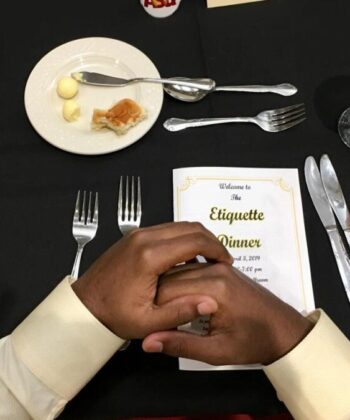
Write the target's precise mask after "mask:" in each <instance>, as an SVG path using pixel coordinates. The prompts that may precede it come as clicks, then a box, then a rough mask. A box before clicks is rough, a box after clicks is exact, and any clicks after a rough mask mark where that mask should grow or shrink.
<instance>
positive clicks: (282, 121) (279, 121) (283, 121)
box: [269, 111, 306, 126]
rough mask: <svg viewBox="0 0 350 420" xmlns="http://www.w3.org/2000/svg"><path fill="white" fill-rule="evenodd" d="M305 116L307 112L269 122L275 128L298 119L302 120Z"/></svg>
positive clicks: (293, 113)
mask: <svg viewBox="0 0 350 420" xmlns="http://www.w3.org/2000/svg"><path fill="white" fill-rule="evenodd" d="M304 115H306V113H305V111H301V112H298V113H295V112H292V113H291V114H289V115H288V116H286V117H283V118H280V119H278V120H272V121H269V122H270V123H271V124H272V125H273V126H278V125H283V124H286V123H289V122H291V121H293V120H297V119H298V118H301V117H303V116H304Z"/></svg>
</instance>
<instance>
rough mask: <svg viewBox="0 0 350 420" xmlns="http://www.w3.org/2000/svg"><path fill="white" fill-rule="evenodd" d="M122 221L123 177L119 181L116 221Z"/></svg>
mask: <svg viewBox="0 0 350 420" xmlns="http://www.w3.org/2000/svg"><path fill="white" fill-rule="evenodd" d="M122 220H123V176H121V177H120V181H119V196H118V221H119V222H121V221H122Z"/></svg>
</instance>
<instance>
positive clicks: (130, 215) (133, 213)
mask: <svg viewBox="0 0 350 420" xmlns="http://www.w3.org/2000/svg"><path fill="white" fill-rule="evenodd" d="M123 184H124V182H123V176H121V177H120V182H119V196H118V226H119V230H120V232H121V233H122V235H123V236H124V235H126V234H127V233H128V232H130V231H132V230H134V229H137V228H139V227H140V224H141V215H142V210H141V179H140V177H139V176H138V177H137V191H136V197H135V177H133V176H132V177H131V193H130V194H129V177H128V176H127V177H126V181H125V193H124V194H123ZM123 197H124V199H123ZM135 203H136V207H135Z"/></svg>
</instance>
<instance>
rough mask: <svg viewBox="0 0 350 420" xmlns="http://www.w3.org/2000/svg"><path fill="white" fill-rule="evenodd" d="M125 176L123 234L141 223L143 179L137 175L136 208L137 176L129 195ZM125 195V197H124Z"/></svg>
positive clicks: (120, 198)
mask: <svg viewBox="0 0 350 420" xmlns="http://www.w3.org/2000/svg"><path fill="white" fill-rule="evenodd" d="M123 184H124V182H123V177H122V176H121V177H120V182H119V196H118V226H119V230H120V232H121V233H122V235H123V236H125V235H126V234H127V233H128V232H131V231H132V230H134V229H137V228H139V227H140V224H141V216H142V209H141V179H140V177H139V176H138V177H137V192H136V208H135V178H134V177H133V176H132V177H131V195H129V177H128V176H127V177H126V181H125V193H124V194H123ZM123 197H124V198H123ZM129 345H130V340H129V341H126V342H125V343H124V344H123V345H122V347H120V349H119V351H124V350H126V349H127V348H128V347H129Z"/></svg>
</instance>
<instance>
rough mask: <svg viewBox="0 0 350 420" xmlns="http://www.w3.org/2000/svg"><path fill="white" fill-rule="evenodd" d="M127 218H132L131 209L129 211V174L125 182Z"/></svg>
mask: <svg viewBox="0 0 350 420" xmlns="http://www.w3.org/2000/svg"><path fill="white" fill-rule="evenodd" d="M124 214H125V219H126V220H130V211H129V176H127V177H126V184H125V213H124Z"/></svg>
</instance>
